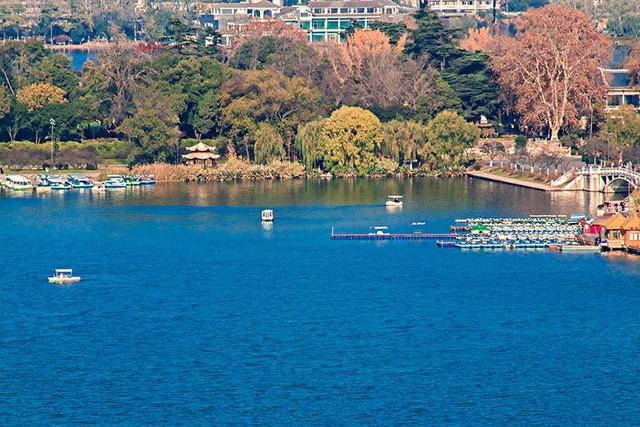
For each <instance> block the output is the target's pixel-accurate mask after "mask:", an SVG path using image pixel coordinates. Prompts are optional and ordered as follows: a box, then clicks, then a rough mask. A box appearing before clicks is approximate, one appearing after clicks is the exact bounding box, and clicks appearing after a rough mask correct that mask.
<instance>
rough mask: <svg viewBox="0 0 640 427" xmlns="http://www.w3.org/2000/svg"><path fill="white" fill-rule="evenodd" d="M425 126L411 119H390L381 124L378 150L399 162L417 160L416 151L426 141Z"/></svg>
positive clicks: (410, 162)
mask: <svg viewBox="0 0 640 427" xmlns="http://www.w3.org/2000/svg"><path fill="white" fill-rule="evenodd" d="M426 141H427V137H426V129H425V127H424V126H423V125H422V124H420V123H418V122H414V121H411V120H408V121H399V120H391V121H390V122H387V123H383V124H382V142H381V143H380V152H381V153H382V155H383V156H385V157H389V158H390V159H393V160H395V161H396V162H398V163H399V164H402V163H404V162H409V164H410V165H412V164H413V163H414V162H416V161H417V160H418V152H419V150H420V149H421V148H422V146H423V145H424V144H425V143H426Z"/></svg>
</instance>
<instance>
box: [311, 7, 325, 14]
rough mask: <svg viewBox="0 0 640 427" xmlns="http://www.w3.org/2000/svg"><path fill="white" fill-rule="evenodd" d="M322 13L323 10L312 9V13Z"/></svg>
mask: <svg viewBox="0 0 640 427" xmlns="http://www.w3.org/2000/svg"><path fill="white" fill-rule="evenodd" d="M323 12H324V9H320V8H318V7H317V8H315V9H313V13H323Z"/></svg>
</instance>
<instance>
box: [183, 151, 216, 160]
mask: <svg viewBox="0 0 640 427" xmlns="http://www.w3.org/2000/svg"><path fill="white" fill-rule="evenodd" d="M219 157H220V156H219V155H218V154H214V153H211V152H203V151H194V152H193V153H187V154H183V155H182V158H183V159H187V160H215V159H217V158H219Z"/></svg>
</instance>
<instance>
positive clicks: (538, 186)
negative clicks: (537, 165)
mask: <svg viewBox="0 0 640 427" xmlns="http://www.w3.org/2000/svg"><path fill="white" fill-rule="evenodd" d="M467 176H470V177H473V178H480V179H485V180H487V181H494V182H502V183H505V184H511V185H517V186H519V187H526V188H532V189H534V190H540V191H562V189H561V188H556V187H552V186H550V185H548V184H542V183H538V182H531V181H525V180H522V179H517V178H509V177H506V176H501V175H496V174H493V173H489V172H482V171H467Z"/></svg>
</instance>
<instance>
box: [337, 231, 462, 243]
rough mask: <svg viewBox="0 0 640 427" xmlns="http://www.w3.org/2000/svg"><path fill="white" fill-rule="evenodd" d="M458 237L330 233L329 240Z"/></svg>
mask: <svg viewBox="0 0 640 427" xmlns="http://www.w3.org/2000/svg"><path fill="white" fill-rule="evenodd" d="M458 237H460V235H459V234H454V233H403V234H394V233H385V234H353V233H331V240H441V241H445V240H449V241H451V240H456V239H457V238H458Z"/></svg>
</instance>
